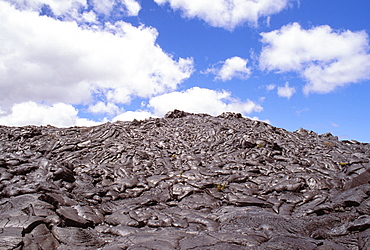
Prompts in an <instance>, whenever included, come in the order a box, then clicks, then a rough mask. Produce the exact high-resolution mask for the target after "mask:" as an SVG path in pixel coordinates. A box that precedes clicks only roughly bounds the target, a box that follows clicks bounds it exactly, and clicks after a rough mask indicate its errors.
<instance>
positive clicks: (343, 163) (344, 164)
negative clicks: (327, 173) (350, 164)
mask: <svg viewBox="0 0 370 250" xmlns="http://www.w3.org/2000/svg"><path fill="white" fill-rule="evenodd" d="M338 164H339V165H340V166H343V167H344V166H347V163H345V162H338Z"/></svg>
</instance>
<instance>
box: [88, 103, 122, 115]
mask: <svg viewBox="0 0 370 250" xmlns="http://www.w3.org/2000/svg"><path fill="white" fill-rule="evenodd" d="M119 110H120V108H119V107H118V106H117V105H115V104H114V103H104V102H101V101H99V102H97V103H96V104H94V105H91V106H90V107H89V108H88V111H90V112H91V113H95V114H110V115H112V114H116V113H118V112H119Z"/></svg>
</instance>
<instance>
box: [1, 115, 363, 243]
mask: <svg viewBox="0 0 370 250" xmlns="http://www.w3.org/2000/svg"><path fill="white" fill-rule="evenodd" d="M0 138H1V139H0V190H1V193H0V228H1V230H0V249H45V250H46V249H47V250H50V249H59V250H62V249H68V250H70V249H103V250H108V249H109V250H115V249H131V250H132V249H160V250H163V249H181V250H182V249H199V250H200V249H212V250H217V249H219V250H225V249H226V250H227V249H283V250H287V249H322V250H324V249H326V250H327V249H335V250H338V249H339V250H340V249H370V197H369V196H370V184H369V180H370V163H369V160H370V144H366V143H359V142H357V141H339V140H338V138H337V137H335V136H333V135H331V134H323V135H318V134H316V133H314V132H312V131H307V130H304V129H299V130H297V131H295V132H288V131H286V130H284V129H281V128H276V127H273V126H271V125H269V124H266V123H264V122H261V121H254V120H250V119H247V118H243V117H242V116H241V115H240V114H234V113H223V114H222V115H220V116H217V117H212V116H210V115H206V114H191V113H186V112H183V111H178V110H175V111H172V112H170V113H168V114H166V116H165V117H164V118H150V119H147V120H145V121H136V120H134V121H133V122H115V123H106V124H103V125H99V126H95V127H71V128H56V127H52V126H41V127H38V126H25V127H6V126H0Z"/></svg>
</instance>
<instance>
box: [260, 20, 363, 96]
mask: <svg viewBox="0 0 370 250" xmlns="http://www.w3.org/2000/svg"><path fill="white" fill-rule="evenodd" d="M261 36H262V43H264V47H263V49H262V52H261V55H260V58H259V60H260V67H261V69H263V70H268V71H273V70H277V71H278V72H289V71H291V72H297V73H299V74H300V75H301V76H302V77H303V78H304V79H305V80H306V81H307V82H308V83H307V84H306V85H305V86H304V92H305V93H306V94H309V93H311V92H316V93H328V92H331V91H333V90H334V89H336V88H337V87H340V86H345V85H348V84H350V83H355V82H359V81H361V80H365V79H369V78H370V55H369V53H368V51H369V48H370V47H369V42H368V35H367V34H366V32H365V31H359V32H352V31H349V30H347V31H336V30H333V29H331V28H330V27H329V26H327V25H324V26H318V27H313V28H311V29H309V30H304V29H302V28H301V26H300V25H299V24H298V23H293V24H289V25H286V26H283V27H282V28H281V29H280V30H275V31H271V32H268V33H261Z"/></svg>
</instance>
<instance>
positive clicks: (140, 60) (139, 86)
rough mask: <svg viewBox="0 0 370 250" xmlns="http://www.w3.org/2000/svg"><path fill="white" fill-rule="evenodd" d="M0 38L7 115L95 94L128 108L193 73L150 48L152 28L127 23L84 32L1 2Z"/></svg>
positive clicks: (189, 64)
mask: <svg viewBox="0 0 370 250" xmlns="http://www.w3.org/2000/svg"><path fill="white" fill-rule="evenodd" d="M28 2H30V3H31V2H32V3H33V1H28ZM56 2H60V1H56ZM67 2H68V3H69V2H74V1H67ZM81 2H82V1H81ZM127 2H129V1H127ZM0 34H1V39H0V51H1V57H0V82H1V85H0V106H1V107H2V109H3V110H5V111H6V108H10V107H11V106H12V105H13V104H16V103H22V102H27V101H34V102H45V103H48V104H53V103H57V102H64V103H70V104H81V103H82V104H88V103H92V102H93V100H92V99H93V96H92V94H93V93H95V92H99V93H101V94H102V95H104V97H105V99H106V100H105V101H106V102H107V103H113V104H120V103H128V102H129V101H130V100H131V99H132V98H134V97H143V98H149V97H151V96H154V95H159V94H162V93H166V92H169V91H173V90H175V89H176V88H177V86H178V84H180V83H181V82H182V81H184V80H185V79H187V78H188V77H190V75H191V74H192V72H193V61H192V59H191V58H188V59H184V58H179V59H178V60H174V59H173V58H172V57H171V56H170V55H168V54H166V53H165V52H164V51H163V50H162V49H161V48H160V47H159V46H158V45H157V44H156V38H157V36H158V32H157V31H156V30H155V29H154V28H150V27H144V26H140V27H134V26H132V25H131V24H129V23H125V22H116V23H114V24H109V23H106V25H105V28H104V29H94V30H90V29H83V28H81V27H79V26H78V25H77V24H76V23H75V22H62V21H59V20H56V19H53V18H50V17H47V16H40V15H39V13H37V12H33V11H20V10H17V9H15V8H14V7H13V6H11V5H10V4H9V3H6V2H3V1H0Z"/></svg>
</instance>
